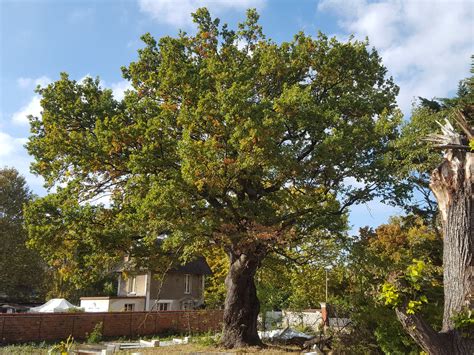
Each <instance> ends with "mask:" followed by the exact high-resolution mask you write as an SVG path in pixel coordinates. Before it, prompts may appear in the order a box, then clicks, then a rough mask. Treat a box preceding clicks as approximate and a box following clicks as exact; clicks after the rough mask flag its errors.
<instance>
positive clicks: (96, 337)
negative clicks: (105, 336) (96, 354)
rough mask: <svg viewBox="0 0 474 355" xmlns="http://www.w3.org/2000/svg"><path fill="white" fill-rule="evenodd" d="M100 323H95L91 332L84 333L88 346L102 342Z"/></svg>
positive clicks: (101, 326) (101, 325)
mask: <svg viewBox="0 0 474 355" xmlns="http://www.w3.org/2000/svg"><path fill="white" fill-rule="evenodd" d="M102 328H103V324H102V322H99V323H97V324H96V325H95V326H94V329H92V332H90V334H89V333H86V342H87V343H88V344H97V343H100V342H101V341H102Z"/></svg>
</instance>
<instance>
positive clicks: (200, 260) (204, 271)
mask: <svg viewBox="0 0 474 355" xmlns="http://www.w3.org/2000/svg"><path fill="white" fill-rule="evenodd" d="M129 263H130V262H129V261H124V262H122V263H121V264H120V265H118V266H117V267H116V269H115V272H122V271H124V270H125V269H127V266H130V264H129ZM140 271H141V272H144V271H146V268H141V269H139V270H137V269H135V272H140ZM169 272H175V273H179V274H196V275H212V270H211V268H210V267H209V265H208V264H207V261H206V259H205V258H204V257H202V256H198V257H196V258H195V259H194V260H192V261H190V262H188V263H186V264H184V265H177V266H175V267H173V268H171V269H170V270H169Z"/></svg>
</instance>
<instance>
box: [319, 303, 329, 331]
mask: <svg viewBox="0 0 474 355" xmlns="http://www.w3.org/2000/svg"><path fill="white" fill-rule="evenodd" d="M320 305H321V318H322V319H323V326H328V325H329V317H328V310H327V308H326V303H325V302H320Z"/></svg>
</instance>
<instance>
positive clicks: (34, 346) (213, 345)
mask: <svg viewBox="0 0 474 355" xmlns="http://www.w3.org/2000/svg"><path fill="white" fill-rule="evenodd" d="M176 337H177V336H175V338H176ZM147 338H148V339H151V337H147ZM153 338H155V339H156V338H157V337H153ZM169 338H172V337H169ZM160 340H165V339H163V338H162V337H160ZM115 341H122V342H124V341H129V340H125V339H116V340H115ZM134 341H136V339H135V340H134ZM77 344H83V343H77ZM52 345H53V344H48V343H45V342H42V343H30V344H21V345H8V346H4V347H0V354H2V355H3V354H5V355H6V354H14V355H16V354H18V355H20V354H41V355H42V354H47V353H48V350H49V349H50V348H51V347H52ZM133 352H140V353H143V354H196V353H201V354H222V353H225V354H254V353H262V354H291V353H299V352H301V350H300V349H299V348H298V347H296V346H289V345H288V346H283V345H282V346H278V345H268V346H267V347H266V348H264V349H262V348H258V347H249V348H241V349H231V350H228V349H225V348H222V347H220V346H218V339H216V337H215V336H214V335H212V334H210V333H206V334H204V335H200V336H194V337H191V338H190V343H189V344H183V345H173V346H164V347H157V348H141V349H134V350H128V351H120V352H118V354H131V353H133Z"/></svg>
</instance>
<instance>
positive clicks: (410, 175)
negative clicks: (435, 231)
mask: <svg viewBox="0 0 474 355" xmlns="http://www.w3.org/2000/svg"><path fill="white" fill-rule="evenodd" d="M473 68H474V62H473V64H472V68H471V74H474V69H473ZM473 105H474V75H471V76H470V77H469V78H466V79H464V80H461V81H460V82H459V87H458V90H457V94H456V96H455V97H453V98H434V99H431V100H429V99H425V98H419V100H418V101H417V102H415V103H414V104H413V110H412V115H411V118H410V120H409V121H407V122H406V123H404V124H403V126H402V128H401V134H400V136H399V138H398V139H397V140H395V141H394V142H393V145H394V148H395V149H394V151H393V156H392V159H393V160H392V162H393V164H394V165H396V166H397V167H398V168H397V170H396V174H397V176H398V177H400V178H403V179H405V180H406V183H407V184H406V186H405V187H406V188H408V189H409V190H411V194H412V197H414V198H411V199H407V200H405V201H403V204H404V206H405V207H406V209H407V211H408V212H410V213H415V214H418V215H423V216H424V217H425V218H427V219H429V220H431V221H432V222H433V223H435V222H436V221H435V217H436V213H437V204H436V201H435V199H434V197H433V195H432V193H431V191H430V188H429V180H430V174H431V172H432V171H433V170H434V169H435V168H436V167H437V166H438V165H439V164H440V163H441V161H442V159H443V154H442V151H441V150H439V149H433V144H432V143H428V142H427V141H426V140H424V139H423V138H425V137H427V136H428V135H430V134H433V133H435V132H437V131H438V130H439V125H438V122H444V120H445V119H446V118H447V119H448V120H449V121H450V122H452V123H453V124H454V128H455V129H456V130H457V131H458V132H459V133H462V130H461V128H460V127H459V126H458V125H457V124H455V123H454V122H455V121H456V120H455V117H456V115H457V111H461V112H463V113H464V115H465V117H466V118H467V120H468V124H470V125H471V126H473V125H474V115H473V111H472V107H473ZM469 146H470V147H471V150H472V149H473V148H472V142H469ZM420 196H421V197H422V198H421V199H420ZM400 202H402V201H400Z"/></svg>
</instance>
